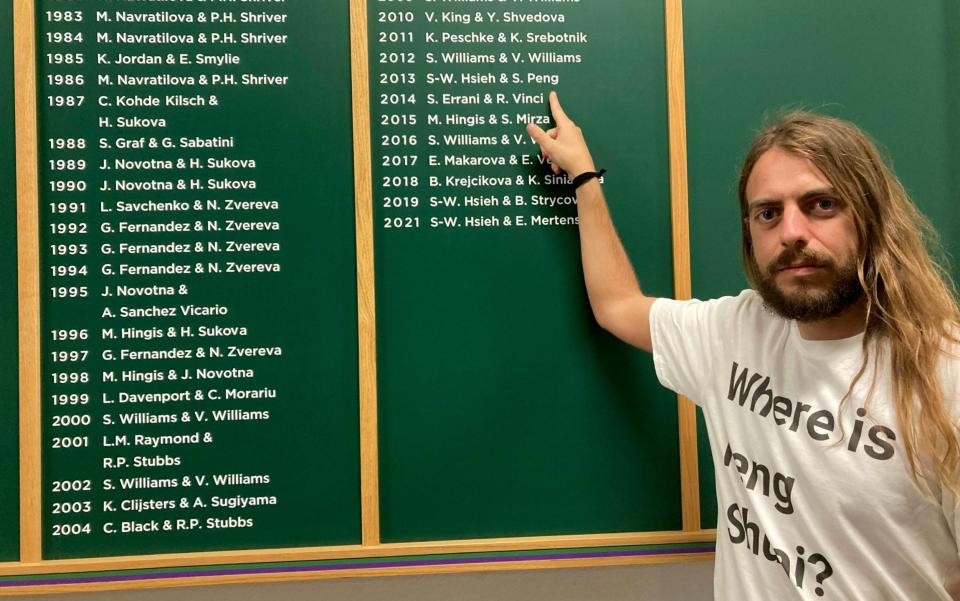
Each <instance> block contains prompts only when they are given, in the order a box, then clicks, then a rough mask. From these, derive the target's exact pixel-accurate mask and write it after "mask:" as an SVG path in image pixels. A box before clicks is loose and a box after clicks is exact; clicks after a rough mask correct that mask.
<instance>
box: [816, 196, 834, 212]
mask: <svg viewBox="0 0 960 601" xmlns="http://www.w3.org/2000/svg"><path fill="white" fill-rule="evenodd" d="M816 206H817V209H818V210H820V211H832V210H834V209H836V208H837V201H836V200H834V199H832V198H818V199H817V204H816Z"/></svg>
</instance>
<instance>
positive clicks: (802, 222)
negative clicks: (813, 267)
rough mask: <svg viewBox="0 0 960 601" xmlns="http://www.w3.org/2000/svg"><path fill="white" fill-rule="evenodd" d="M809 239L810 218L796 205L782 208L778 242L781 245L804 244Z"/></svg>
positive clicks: (801, 245)
mask: <svg viewBox="0 0 960 601" xmlns="http://www.w3.org/2000/svg"><path fill="white" fill-rule="evenodd" d="M809 241H810V220H809V219H808V218H807V215H806V214H805V213H804V212H803V211H801V210H800V208H799V207H797V206H796V205H787V206H785V207H784V208H783V216H782V217H781V219H780V242H781V244H783V246H785V247H787V246H800V247H803V246H806V245H807V242H809Z"/></svg>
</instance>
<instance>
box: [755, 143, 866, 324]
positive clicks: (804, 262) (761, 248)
mask: <svg viewBox="0 0 960 601" xmlns="http://www.w3.org/2000/svg"><path fill="white" fill-rule="evenodd" d="M746 195H747V217H746V218H747V220H748V222H749V228H750V239H751V242H752V246H753V261H754V262H755V264H756V266H757V268H758V269H757V271H758V273H759V274H760V278H759V281H758V282H757V292H759V293H760V295H761V296H762V297H763V300H764V302H766V304H767V306H768V307H770V308H771V309H773V310H774V311H776V312H777V313H779V314H780V315H782V316H783V317H786V318H788V319H796V320H799V321H818V320H821V319H826V318H828V317H835V316H836V315H839V314H840V313H841V312H842V311H843V310H844V309H846V308H847V307H849V306H850V305H852V304H853V303H854V302H856V301H857V300H858V299H859V298H860V296H861V294H862V292H863V290H862V288H861V286H860V281H859V278H858V276H857V234H856V229H855V227H854V224H853V219H852V217H851V215H850V209H849V207H848V206H847V205H846V203H844V201H843V200H841V199H840V198H839V197H838V196H837V194H836V192H835V191H834V189H833V186H832V185H831V184H830V182H829V181H828V180H827V178H826V176H824V174H823V172H821V171H820V170H819V169H818V168H817V167H816V166H815V165H814V164H813V163H812V162H810V161H809V160H808V159H805V158H802V157H798V156H796V155H793V154H790V153H789V152H787V151H785V150H782V149H780V148H772V149H770V150H768V151H767V152H765V153H764V154H762V155H761V156H760V158H759V160H757V163H756V165H755V166H754V168H753V171H752V172H751V173H750V177H749V179H748V180H747V190H746Z"/></svg>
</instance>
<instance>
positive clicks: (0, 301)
mask: <svg viewBox="0 0 960 601" xmlns="http://www.w3.org/2000/svg"><path fill="white" fill-rule="evenodd" d="M14 153H15V134H14V112H13V19H12V11H11V5H10V4H9V3H0V316H4V317H3V318H2V319H0V561H11V560H16V559H17V558H18V556H19V546H20V545H19V538H20V537H19V507H20V492H19V481H18V476H19V473H20V470H19V457H20V453H19V445H18V440H19V437H18V431H17V427H18V419H17V416H18V402H19V400H18V386H17V359H18V353H17V320H16V317H15V316H16V315H17V195H16V161H14Z"/></svg>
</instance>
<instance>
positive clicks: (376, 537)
mask: <svg viewBox="0 0 960 601" xmlns="http://www.w3.org/2000/svg"><path fill="white" fill-rule="evenodd" d="M13 3H14V13H13V14H14V47H15V84H16V136H17V145H16V149H17V150H16V152H17V155H16V156H17V224H18V225H17V227H18V245H19V246H18V257H19V259H18V261H19V263H18V283H19V302H20V305H19V306H20V308H19V319H20V341H19V343H20V449H21V452H20V491H21V497H20V501H21V508H20V524H21V530H20V532H21V543H20V556H21V560H20V561H18V562H9V563H0V577H10V576H22V575H42V574H67V573H80V572H96V571H112V570H136V569H147V568H170V567H190V566H216V565H227V564H235V563H240V562H247V563H258V562H260V563H265V562H294V561H298V562H299V561H321V560H330V559H354V558H390V557H400V556H410V555H439V554H468V553H483V552H521V551H532V550H544V549H575V548H587V547H595V548H601V547H622V546H633V545H636V546H642V545H668V544H681V543H696V542H711V541H714V540H715V538H716V533H715V532H714V531H712V530H702V529H701V526H700V492H699V481H698V469H697V433H696V413H695V409H694V407H693V405H692V403H690V401H689V400H687V399H684V398H682V397H681V398H679V401H678V422H679V441H680V463H681V478H680V480H681V502H682V515H683V529H682V530H681V531H671V532H644V533H624V534H597V535H567V536H548V537H518V538H500V539H484V540H461V541H436V542H423V543H396V544H382V543H381V541H380V529H379V521H380V519H379V518H380V511H379V479H378V468H379V465H378V448H377V373H376V367H377V366H376V308H375V298H374V265H373V261H374V259H373V257H374V253H373V232H374V229H373V201H372V177H371V141H370V107H369V84H368V79H369V77H368V75H369V74H368V45H367V42H368V40H367V22H366V21H367V6H366V0H350V29H351V53H352V57H353V60H352V89H353V123H354V128H353V144H354V178H355V180H354V184H355V189H356V199H355V201H356V245H357V302H358V326H359V333H358V335H359V356H358V362H359V368H360V386H359V390H360V446H361V448H360V463H361V504H362V505H361V544H360V545H351V546H342V547H310V548H294V549H257V550H248V551H226V552H202V553H174V554H164V555H144V556H130V557H107V558H93V559H77V560H47V561H45V560H43V559H42V551H41V518H42V511H41V507H42V504H41V496H42V493H41V472H40V469H41V466H40V456H41V444H42V440H41V430H40V425H41V421H40V402H39V399H40V348H39V347H40V315H39V306H40V296H39V239H38V236H39V226H38V219H39V216H38V201H39V189H38V163H37V159H38V155H37V107H36V97H37V94H36V92H37V90H36V55H35V53H36V48H35V21H34V19H35V12H34V11H35V3H34V2H33V1H32V0H13ZM664 11H665V29H666V55H667V89H668V118H669V141H670V191H671V192H670V195H671V216H672V228H673V232H672V235H673V260H674V265H673V268H674V287H675V295H676V297H677V298H689V297H690V289H691V283H690V243H689V225H688V213H687V163H686V118H685V114H686V111H685V92H684V89H685V87H684V62H683V16H682V3H681V0H664ZM709 557H710V554H709V553H704V552H697V553H684V552H682V551H678V552H676V553H671V554H668V555H650V556H620V557H613V556H611V557H604V558H579V559H578V558H572V559H550V560H524V559H523V558H522V556H521V557H518V558H517V559H516V560H511V561H506V562H501V563H497V564H495V565H494V564H483V565H477V564H468V563H464V564H460V565H449V566H429V567H409V568H406V567H393V568H369V569H352V570H344V571H337V572H335V573H320V572H317V573H296V574H257V575H248V576H203V577H186V578H177V577H176V576H175V575H173V576H171V577H170V578H167V579H159V580H157V579H151V580H143V581H136V582H122V583H94V584H69V585H41V586H16V587H11V588H8V589H3V588H0V595H4V594H8V593H16V594H22V593H41V592H67V591H89V590H108V589H118V588H131V587H137V588H158V587H167V586H182V585H197V584H217V583H226V582H253V581H256V582H264V581H280V580H295V579H316V578H343V577H352V576H383V575H394V574H435V573H448V572H468V571H490V570H514V569H535V568H560V567H583V566H595V565H624V564H636V563H665V562H669V561H697V560H702V559H705V558H709Z"/></svg>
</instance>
